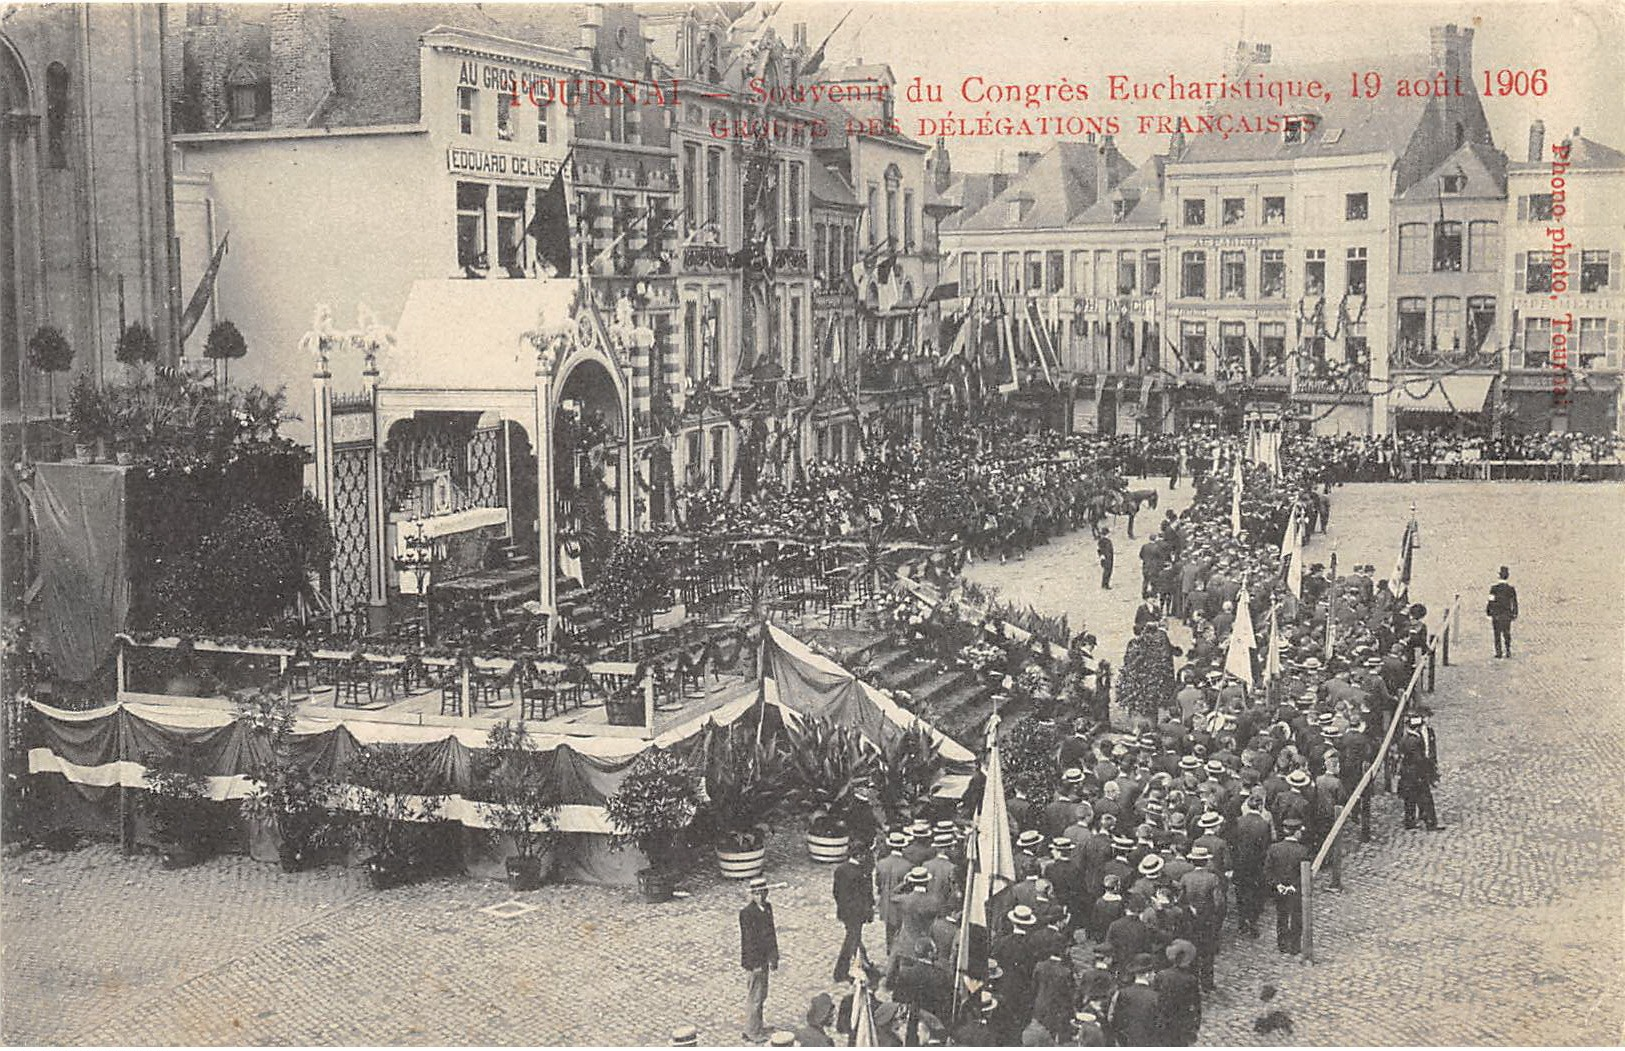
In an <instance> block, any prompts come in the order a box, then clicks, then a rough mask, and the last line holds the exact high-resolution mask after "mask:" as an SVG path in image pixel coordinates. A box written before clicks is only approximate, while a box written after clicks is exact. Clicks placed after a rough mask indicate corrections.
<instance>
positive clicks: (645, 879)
mask: <svg viewBox="0 0 1625 1051" xmlns="http://www.w3.org/2000/svg"><path fill="white" fill-rule="evenodd" d="M676 886H677V879H676V877H674V876H673V875H672V874H671V873H669V872H664V871H662V870H660V869H657V868H652V867H651V868H646V869H639V870H638V890H640V891H642V892H643V900H644V901H647V902H652V903H657V902H662V901H670V900H671V896H672V891H673V890H675V889H676Z"/></svg>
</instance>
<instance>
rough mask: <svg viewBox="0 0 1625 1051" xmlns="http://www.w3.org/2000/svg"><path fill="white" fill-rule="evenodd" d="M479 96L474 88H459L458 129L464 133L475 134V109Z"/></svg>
mask: <svg viewBox="0 0 1625 1051" xmlns="http://www.w3.org/2000/svg"><path fill="white" fill-rule="evenodd" d="M479 97H480V93H479V92H478V91H477V90H476V89H474V88H458V89H457V130H458V131H459V132H460V133H462V134H464V135H472V134H474V109H475V106H476V103H477V100H478V99H479Z"/></svg>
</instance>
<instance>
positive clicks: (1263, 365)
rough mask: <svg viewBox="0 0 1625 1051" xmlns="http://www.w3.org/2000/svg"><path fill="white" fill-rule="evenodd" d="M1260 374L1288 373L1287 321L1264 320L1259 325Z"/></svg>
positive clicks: (1279, 374)
mask: <svg viewBox="0 0 1625 1051" xmlns="http://www.w3.org/2000/svg"><path fill="white" fill-rule="evenodd" d="M1258 357H1259V361H1258V374H1259V375H1260V376H1284V375H1285V374H1286V322H1285V321H1263V322H1260V323H1259V325H1258Z"/></svg>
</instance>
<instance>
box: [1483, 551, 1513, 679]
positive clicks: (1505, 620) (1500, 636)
mask: <svg viewBox="0 0 1625 1051" xmlns="http://www.w3.org/2000/svg"><path fill="white" fill-rule="evenodd" d="M1509 575H1511V571H1510V570H1508V569H1507V567H1506V566H1502V567H1501V571H1500V574H1499V579H1498V580H1496V582H1495V583H1493V584H1491V585H1490V601H1489V603H1488V604H1487V605H1486V606H1485V607H1484V613H1485V615H1486V616H1488V617H1489V618H1490V626H1491V628H1492V629H1493V630H1494V632H1495V655H1496V656H1497V657H1510V656H1512V622H1513V621H1515V620H1517V619H1518V589H1517V588H1515V587H1513V586H1512V582H1511V581H1509V580H1508V579H1507V577H1508V576H1509Z"/></svg>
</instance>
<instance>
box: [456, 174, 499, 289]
mask: <svg viewBox="0 0 1625 1051" xmlns="http://www.w3.org/2000/svg"><path fill="white" fill-rule="evenodd" d="M490 190H491V188H490V187H489V186H487V185H486V184H485V183H480V182H460V183H458V184H457V265H458V266H460V267H462V268H463V269H465V270H484V269H486V268H487V267H489V266H490V265H491V262H490V255H489V253H488V251H487V247H486V241H485V208H486V203H485V202H486V199H487V198H488V197H489V196H490Z"/></svg>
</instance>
